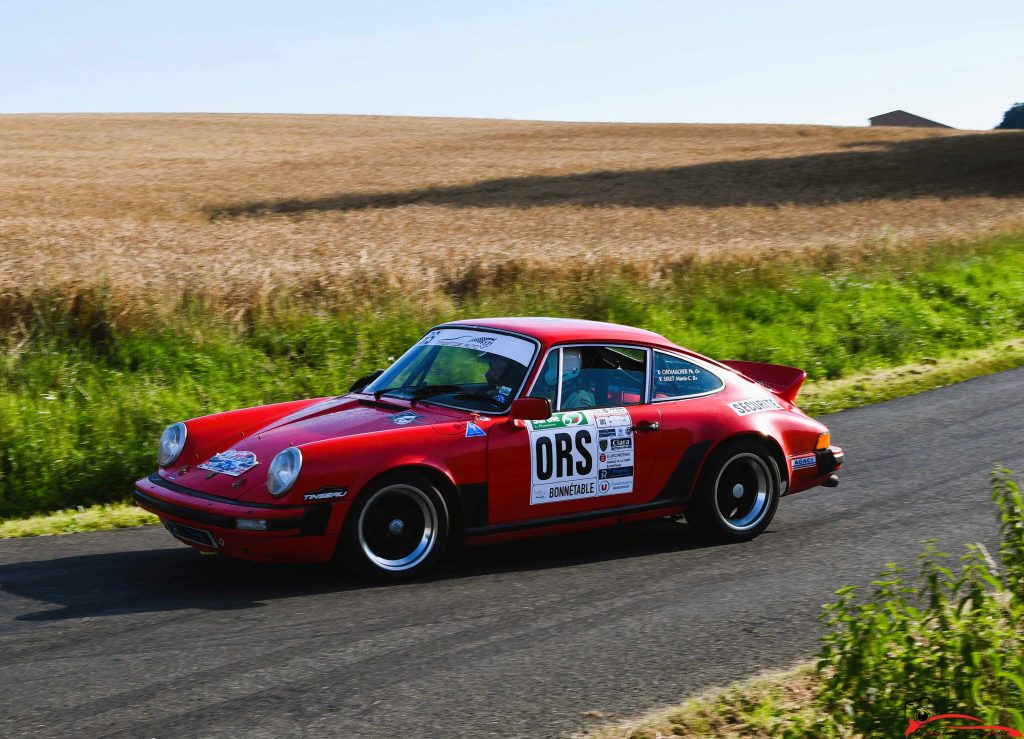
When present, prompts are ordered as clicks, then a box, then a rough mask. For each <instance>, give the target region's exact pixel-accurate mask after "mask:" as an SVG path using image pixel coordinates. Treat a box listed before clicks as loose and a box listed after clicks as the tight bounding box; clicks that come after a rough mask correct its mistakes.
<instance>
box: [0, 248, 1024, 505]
mask: <svg viewBox="0 0 1024 739" xmlns="http://www.w3.org/2000/svg"><path fill="white" fill-rule="evenodd" d="M484 315H549V316H572V317H578V318H589V319H595V320H606V321H615V322H619V323H625V324H630V325H634V326H640V327H644V328H648V329H651V330H654V331H657V332H659V333H662V334H664V335H665V336H667V337H668V338H670V339H672V340H674V341H677V342H679V343H681V344H683V345H685V346H689V347H691V348H693V349H696V350H698V351H701V352H704V353H707V354H709V355H711V356H713V357H717V358H742V359H749V360H760V361H767V362H777V363H783V364H791V365H795V366H799V367H803V368H804V369H806V370H807V372H808V373H809V374H810V376H811V377H812V378H815V379H824V378H837V377H842V376H844V375H846V374H849V373H851V372H856V371H861V370H864V369H867V368H872V367H881V366H893V365H898V364H902V363H906V362H910V361H915V360H919V359H922V358H924V357H936V358H940V357H942V356H943V355H944V354H947V353H949V352H951V351H954V350H957V349H965V348H974V347H981V346H985V345H988V344H991V343H992V342H994V341H997V340H999V339H1002V338H1006V337H1009V336H1017V335H1021V334H1022V333H1024V236H1020V235H1018V236H1007V237H1002V238H996V239H991V240H988V241H985V242H981V243H976V244H972V245H969V246H965V245H962V244H960V245H937V246H934V247H932V248H928V249H915V250H903V251H900V250H895V249H892V250H890V249H879V250H877V251H873V252H865V253H863V254H861V255H858V256H856V257H853V258H850V257H841V256H837V255H828V254H824V255H821V256H817V257H814V258H808V259H807V260H804V261H801V260H790V261H785V262H774V263H762V264H758V263H749V264H747V263H729V264H699V263H683V264H677V265H668V266H666V268H665V270H664V271H663V272H662V273H661V274H660V275H657V276H655V277H651V276H649V275H643V276H640V275H638V274H633V273H631V272H630V270H622V271H619V272H615V273H610V274H606V273H602V272H600V271H599V270H596V269H589V270H588V269H575V270H567V271H566V272H565V273H562V274H551V273H540V272H531V271H529V270H525V269H524V270H512V271H508V272H505V273H502V274H498V275H494V274H491V275H477V276H475V277H474V276H471V277H470V278H467V279H466V280H463V281H462V282H460V283H459V284H458V285H451V286H450V288H449V289H448V290H447V291H445V292H443V293H438V294H432V295H419V294H405V293H401V292H396V291H394V290H390V291H388V290H387V289H385V288H381V290H380V291H379V292H377V293H373V294H370V295H367V296H361V297H360V298H359V299H358V300H356V299H353V300H352V301H351V302H350V303H349V304H347V305H324V304H320V303H318V302H317V301H316V299H315V297H309V296H302V297H299V296H289V295H278V296H272V298H270V299H268V300H267V301H266V302H265V303H264V304H262V305H257V306H245V307H243V308H240V309H237V310H227V309H223V308H221V307H218V306H216V305H213V304H211V303H208V302H206V301H204V300H203V299H202V296H190V297H186V298H185V299H183V301H182V302H181V304H180V305H179V306H177V308H176V309H174V310H171V311H168V310H166V309H164V310H158V309H156V308H153V309H151V310H140V309H139V308H138V307H137V306H133V307H132V309H131V310H128V309H127V308H126V307H125V306H120V305H118V303H117V301H116V300H114V299H112V298H110V297H109V296H106V295H105V294H104V293H103V291H102V290H96V291H90V292H86V293H82V294H80V295H77V296H73V297H64V296H56V295H29V296H15V298H13V299H10V300H8V301H7V302H6V303H4V304H2V305H0V327H3V328H4V331H5V334H4V338H3V339H2V340H0V352H2V354H0V518H5V517H12V516H20V515H26V514H30V513H35V512H41V511H49V510H56V509H61V508H67V507H71V506H75V505H84V504H88V503H95V502H106V501H114V500H120V499H124V498H126V497H127V496H128V495H129V493H130V490H131V483H132V481H133V479H135V478H136V477H138V476H141V475H142V474H144V473H146V472H147V471H149V470H150V469H151V468H152V467H153V466H154V464H155V460H154V457H155V445H156V439H157V437H158V436H159V434H160V431H161V429H162V428H163V427H164V426H165V425H166V424H167V423H170V422H173V421H175V420H179V419H185V418H190V417H194V416H197V415H202V414H206V413H213V412H216V411H221V410H227V409H230V408H237V407H242V406H247V405H256V404H262V403H270V402H275V401H280V400H285V399H290V398H296V397H303V396H319V395H331V394H337V393H341V392H343V391H344V390H345V389H346V388H347V387H348V385H349V384H350V383H351V381H352V380H353V379H354V378H355V377H358V376H359V375H361V374H364V373H365V372H367V371H369V370H372V369H374V368H376V367H382V366H385V365H386V364H387V363H388V361H389V358H390V357H395V356H397V355H398V354H400V353H401V352H402V351H403V350H404V349H405V348H406V347H407V346H408V345H409V344H410V343H411V342H412V341H414V340H415V339H416V338H417V337H419V336H420V335H421V334H422V333H423V331H424V330H426V329H427V328H429V327H430V326H431V325H432V324H434V323H438V322H441V321H444V320H450V319H454V318H466V317H473V316H484Z"/></svg>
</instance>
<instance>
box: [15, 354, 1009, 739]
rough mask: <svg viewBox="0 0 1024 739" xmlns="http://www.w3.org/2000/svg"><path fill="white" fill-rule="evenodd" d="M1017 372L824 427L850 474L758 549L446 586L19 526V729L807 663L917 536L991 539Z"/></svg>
mask: <svg viewBox="0 0 1024 739" xmlns="http://www.w3.org/2000/svg"><path fill="white" fill-rule="evenodd" d="M1022 411H1024V369H1019V370H1014V371H1010V372H1004V373H1002V374H999V375H993V376H990V377H984V378H979V379H976V380H972V381H969V382H965V383H962V384H959V385H955V386H952V387H948V388H944V389H940V390H936V391H933V392H929V393H924V394H921V395H917V396H913V397H909V398H904V399H901V400H896V401H892V402H889V403H884V404H882V405H878V406H874V407H870V408H863V409H859V410H854V411H847V412H844V413H840V414H836V415H834V416H831V417H830V418H828V419H827V423H828V424H829V425H830V426H831V427H832V431H833V439H834V440H835V441H836V443H838V444H841V445H842V446H843V447H844V448H845V449H846V451H847V460H848V467H847V469H846V470H845V471H844V472H843V474H842V479H843V483H842V485H841V486H840V487H839V488H838V489H836V490H827V489H819V490H813V491H808V492H805V493H801V494H799V495H796V496H793V497H792V498H787V499H784V500H783V502H782V505H781V506H780V508H779V513H778V515H777V516H776V519H775V522H774V523H773V525H772V526H771V528H770V529H769V530H768V532H766V533H765V534H764V535H762V536H761V537H760V538H758V539H757V540H755V541H754V542H751V543H749V544H744V545H738V546H723V547H702V546H699V545H698V544H697V543H696V542H695V541H694V540H693V539H692V538H691V537H690V536H689V534H688V532H687V528H686V526H685V524H682V523H673V522H667V521H666V522H656V523H653V524H645V525H639V526H634V527H631V528H625V529H618V530H610V531H604V532H592V533H589V534H586V535H578V536H573V537H567V538H559V539H544V540H535V541H532V542H526V543H517V544H514V545H501V546H493V547H488V548H481V549H476V550H467V551H465V552H462V553H460V554H458V555H457V556H456V557H454V558H453V559H452V560H451V561H449V562H447V563H446V564H444V565H443V566H442V568H441V570H440V571H439V572H438V573H437V574H436V576H435V577H433V578H432V579H431V580H430V581H428V582H422V583H417V584H407V585H398V586H378V587H367V586H365V585H362V584H360V583H358V582H354V581H352V580H349V579H346V578H343V577H339V576H337V575H334V574H332V572H331V571H329V570H328V569H326V568H319V567H277V566H275V567H267V566H255V565H246V564H244V563H231V562H223V561H217V560H211V559H209V558H204V557H201V556H199V555H197V554H195V553H194V552H193V551H192V550H190V549H188V548H186V547H184V546H180V545H178V544H177V543H176V542H174V541H173V540H172V539H171V538H170V536H169V535H168V534H166V532H164V531H163V530H162V529H161V528H155V527H154V528H145V529H134V530H125V531H113V532H105V533H95V534H76V535H73V536H62V537H49V538H44V539H35V540H11V541H2V542H0V696H2V698H0V735H2V736H4V737H14V736H75V737H90V736H131V737H177V736H190V737H191V736H223V737H238V736H374V737H376V736H380V737H395V736H416V737H426V736H438V737H453V736H474V737H479V736H489V735H500V736H505V737H507V736H529V737H539V736H549V735H554V736H558V735H564V734H568V733H571V732H574V731H579V730H582V729H585V728H586V727H587V726H588V724H591V723H592V721H593V719H589V718H587V717H586V716H585V715H584V714H585V713H586V712H588V711H594V710H597V711H601V712H603V713H604V714H605V715H606V716H609V717H620V718H623V717H630V716H633V715H636V714H638V713H642V712H645V711H647V710H649V709H652V708H656V707H658V706H661V705H663V704H666V703H670V702H674V701H677V700H678V699H679V698H680V697H681V696H683V695H685V694H687V693H690V692H692V691H695V690H699V689H701V688H704V687H707V686H712V685H720V684H723V683H726V682H728V681H731V680H734V679H738V678H743V677H745V676H748V675H751V674H752V673H756V672H758V671H761V670H764V669H766V668H781V667H785V666H788V665H790V664H791V663H793V662H794V661H798V660H803V659H807V658H809V657H811V656H812V655H813V654H814V652H815V650H816V648H817V638H818V636H819V635H820V634H821V633H822V630H823V626H822V625H821V624H820V622H819V621H818V620H817V618H816V617H817V615H818V614H819V612H820V608H821V605H822V604H823V603H825V602H826V601H829V600H830V599H831V594H832V593H833V591H834V590H835V589H836V588H837V587H838V586H840V585H843V584H847V583H849V584H867V583H869V582H870V580H871V579H872V577H873V576H874V575H875V574H876V573H877V572H878V571H879V570H880V568H881V567H882V566H883V565H884V564H885V563H886V562H899V563H901V564H904V565H911V566H912V565H913V562H914V557H915V555H916V554H917V552H918V551H919V549H920V544H919V542H920V541H921V540H922V539H925V538H931V537H936V538H939V539H940V540H941V544H942V546H943V547H944V548H946V549H947V551H951V552H960V551H961V549H962V546H963V544H964V543H965V542H975V541H980V542H984V543H986V544H987V545H990V546H991V545H992V544H994V543H995V542H996V541H997V523H996V518H995V516H994V512H993V508H992V506H991V503H990V502H989V497H988V481H987V478H988V474H989V472H990V470H991V468H992V464H993V462H996V461H1000V462H1003V463H1004V464H1006V465H1008V466H1010V467H1013V468H1015V469H1016V470H1018V471H1020V472H1022V473H1024V419H1022V415H1024V414H1022Z"/></svg>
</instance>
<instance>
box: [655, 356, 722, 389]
mask: <svg viewBox="0 0 1024 739" xmlns="http://www.w3.org/2000/svg"><path fill="white" fill-rule="evenodd" d="M722 384H723V383H722V381H721V380H720V379H718V377H717V376H715V375H713V374H712V373H711V372H709V371H708V370H706V369H704V368H703V367H698V366H697V365H695V364H694V363H693V362H687V361H686V360H685V359H681V358H680V357H676V356H673V355H672V354H665V353H664V352H659V351H655V352H654V399H655V400H667V399H669V398H686V397H689V396H691V395H702V394H704V393H710V392H713V391H715V390H718V389H719V388H720V387H722Z"/></svg>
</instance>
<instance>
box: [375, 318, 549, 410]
mask: <svg viewBox="0 0 1024 739" xmlns="http://www.w3.org/2000/svg"><path fill="white" fill-rule="evenodd" d="M535 352H536V347H535V345H534V344H533V343H532V342H530V341H527V340H526V339H521V338H518V337H516V336H509V335H507V334H498V333H491V332H488V331H481V330H478V329H463V328H441V329H434V330H433V331H431V332H430V333H428V334H427V335H426V336H424V337H423V338H422V339H420V340H419V341H418V342H416V344H415V345H414V346H413V347H412V348H411V349H409V351H407V352H406V353H405V354H403V355H402V356H401V357H399V359H398V361H397V362H395V363H394V364H393V365H391V367H389V368H388V369H387V371H385V372H384V374H382V375H381V376H380V377H378V378H377V379H376V380H374V381H373V383H371V384H370V385H368V386H367V387H366V388H365V389H364V390H363V392H365V393H373V394H374V395H376V396H377V397H378V398H379V397H383V396H391V397H399V398H408V399H409V400H416V401H422V400H427V399H429V402H432V403H438V404H441V405H448V406H454V407H456V408H463V409H465V410H470V411H481V412H484V413H501V412H503V411H505V410H507V409H508V407H509V405H511V403H512V400H513V398H514V397H515V395H516V394H517V393H518V392H519V389H520V387H521V386H522V384H523V380H524V378H525V377H526V371H527V369H528V368H529V366H530V362H531V360H532V359H533V356H534V353H535Z"/></svg>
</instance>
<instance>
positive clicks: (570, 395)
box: [562, 348, 596, 409]
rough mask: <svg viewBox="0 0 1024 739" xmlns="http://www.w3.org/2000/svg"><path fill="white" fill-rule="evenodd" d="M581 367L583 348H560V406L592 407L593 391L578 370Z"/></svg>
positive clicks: (569, 407)
mask: <svg viewBox="0 0 1024 739" xmlns="http://www.w3.org/2000/svg"><path fill="white" fill-rule="evenodd" d="M582 369H583V350H582V349H577V348H566V349H563V350H562V408H567V409H573V408H593V407H594V406H595V405H596V403H595V402H594V393H592V392H591V391H590V388H588V387H587V386H586V385H585V384H584V382H583V380H582V379H581V378H580V372H581V371H582Z"/></svg>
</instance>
